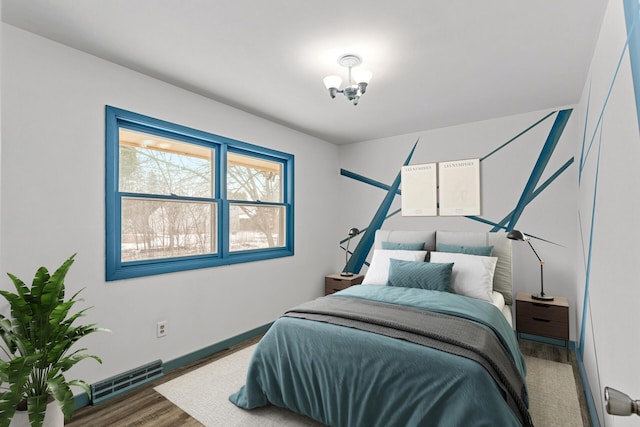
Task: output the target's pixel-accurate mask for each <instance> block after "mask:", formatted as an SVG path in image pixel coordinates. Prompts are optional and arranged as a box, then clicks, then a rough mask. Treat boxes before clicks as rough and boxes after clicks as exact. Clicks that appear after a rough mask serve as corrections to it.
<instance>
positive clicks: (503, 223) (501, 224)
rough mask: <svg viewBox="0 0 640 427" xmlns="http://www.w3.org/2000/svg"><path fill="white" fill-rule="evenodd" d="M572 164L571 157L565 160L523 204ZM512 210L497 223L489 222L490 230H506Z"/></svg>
mask: <svg viewBox="0 0 640 427" xmlns="http://www.w3.org/2000/svg"><path fill="white" fill-rule="evenodd" d="M572 164H573V157H572V158H570V159H569V160H567V161H566V162H565V164H564V165H562V166H561V167H560V168H559V169H558V170H557V171H555V172H554V174H553V175H551V176H550V177H549V178H547V180H546V181H545V182H544V183H542V185H541V186H540V187H538V188H537V189H536V191H534V192H533V194H531V196H530V197H529V198H528V199H527V201H526V203H525V206H526V205H528V204H529V203H531V202H532V201H533V200H534V199H535V198H536V197H538V196H539V195H540V193H542V192H543V191H544V189H545V188H547V187H548V186H549V185H550V184H551V183H552V182H553V181H555V179H556V178H557V177H559V176H560V174H562V172H564V171H565V170H566V169H567V168H568V167H569V166H571V165H572ZM513 212H514V211H511V212H509V213H508V214H507V216H505V217H504V218H502V220H501V221H500V222H498V223H497V224H496V223H491V225H493V226H494V228H493V229H491V230H490V232H492V233H495V232H496V231H498V230H506V229H507V227H506V224H507V222H508V221H509V218H511V216H512V215H513ZM514 228H515V224H514Z"/></svg>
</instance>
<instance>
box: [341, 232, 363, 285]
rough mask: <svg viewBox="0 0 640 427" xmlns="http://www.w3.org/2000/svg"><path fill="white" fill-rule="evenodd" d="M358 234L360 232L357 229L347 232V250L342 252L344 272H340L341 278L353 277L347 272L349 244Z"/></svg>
mask: <svg viewBox="0 0 640 427" xmlns="http://www.w3.org/2000/svg"><path fill="white" fill-rule="evenodd" d="M358 234H360V230H358V229H357V228H351V229H349V231H348V232H347V235H348V236H349V237H348V238H347V249H346V250H345V252H344V270H342V273H340V275H341V276H344V277H351V276H353V273H351V272H349V271H347V265H348V264H349V243H350V242H351V239H352V238H353V237H355V236H357V235H358Z"/></svg>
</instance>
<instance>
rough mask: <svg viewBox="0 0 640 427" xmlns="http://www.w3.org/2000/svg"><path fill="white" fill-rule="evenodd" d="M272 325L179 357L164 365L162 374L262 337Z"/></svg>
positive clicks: (269, 324)
mask: <svg viewBox="0 0 640 427" xmlns="http://www.w3.org/2000/svg"><path fill="white" fill-rule="evenodd" d="M272 324H273V323H268V324H266V325H263V326H259V327H257V328H255V329H252V330H250V331H247V332H245V333H242V334H240V335H236V336H235V337H231V338H229V339H226V340H224V341H222V342H219V343H217V344H213V345H210V346H209V347H205V348H203V349H201V350H197V351H194V352H192V353H189V354H186V355H184V356H180V357H178V358H177V359H173V360H169V361H168V362H165V363H164V373H165V374H166V373H168V372H171V371H173V370H176V369H178V368H180V367H182V366H185V365H188V364H189V363H193V362H195V361H196V360H200V359H202V358H204V357H208V356H211V355H212V354H215V353H217V352H219V351H222V350H225V349H227V348H229V347H231V346H234V345H236V344H240V343H241V342H244V341H246V340H248V339H250V338H253V337H257V336H259V335H262V334H264V333H265V332H267V331H268V330H269V328H270V327H271V325H272Z"/></svg>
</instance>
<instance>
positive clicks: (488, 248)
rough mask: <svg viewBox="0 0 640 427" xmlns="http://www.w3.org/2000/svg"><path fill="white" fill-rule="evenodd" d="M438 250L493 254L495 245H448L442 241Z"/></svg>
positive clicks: (483, 254) (457, 252)
mask: <svg viewBox="0 0 640 427" xmlns="http://www.w3.org/2000/svg"><path fill="white" fill-rule="evenodd" d="M438 250H439V251H440V252H449V253H456V254H467V255H480V256H491V252H493V246H461V245H446V244H444V243H442V244H440V245H438Z"/></svg>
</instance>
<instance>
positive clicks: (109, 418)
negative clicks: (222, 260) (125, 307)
mask: <svg viewBox="0 0 640 427" xmlns="http://www.w3.org/2000/svg"><path fill="white" fill-rule="evenodd" d="M258 340H259V337H257V338H254V339H251V340H248V341H246V342H243V343H241V344H238V345H236V346H234V347H231V348H229V349H227V350H223V351H221V352H219V353H216V354H214V355H212V356H209V357H207V358H204V359H202V360H199V361H197V362H194V363H192V364H190V365H188V366H185V367H183V368H180V369H176V370H175V371H173V372H170V373H168V374H166V375H165V376H164V377H163V378H161V379H159V380H156V381H154V382H152V383H149V384H146V385H144V386H142V387H140V388H138V389H136V390H134V391H132V392H130V393H128V394H124V395H121V396H118V397H115V398H113V399H111V400H108V401H106V402H104V403H101V404H99V405H97V406H87V407H84V408H81V409H79V410H78V411H76V412H75V414H74V415H73V418H72V419H71V421H70V422H68V423H66V424H65V425H67V426H72V427H129V426H145V427H177V426H180V427H183V426H184V427H196V426H197V427H201V426H202V424H201V423H199V422H198V421H196V420H195V419H194V418H192V417H191V416H189V415H188V414H186V413H185V412H183V411H182V410H181V409H180V408H178V407H177V406H175V405H173V404H172V403H171V402H169V401H168V400H167V399H165V398H164V397H163V396H162V395H161V394H159V393H157V392H156V391H155V390H154V389H153V388H154V387H155V386H157V385H159V384H162V383H164V382H167V381H170V380H172V379H174V378H176V377H178V376H180V375H182V374H184V373H186V372H189V371H191V370H194V369H197V368H199V367H201V366H204V365H206V364H208V363H211V362H213V361H214V360H217V359H220V358H222V357H225V356H227V355H229V354H231V353H233V352H235V351H237V350H240V349H242V348H245V347H247V346H249V345H252V344H254V343H256V342H257V341H258ZM520 349H521V351H522V353H523V354H525V355H528V356H533V357H539V358H541V359H548V360H553V361H555V362H561V363H571V364H572V365H573V375H574V377H575V378H576V388H577V390H578V397H579V400H580V407H581V408H582V421H583V424H584V426H585V427H591V422H590V420H589V412H588V410H587V405H586V400H585V397H584V391H583V389H582V384H581V381H580V373H579V371H578V365H577V361H576V356H575V353H574V352H570V359H571V361H570V362H567V359H566V353H565V351H566V350H565V349H564V348H561V347H555V346H551V345H546V344H540V343H536V342H533V341H525V340H521V341H520Z"/></svg>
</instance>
